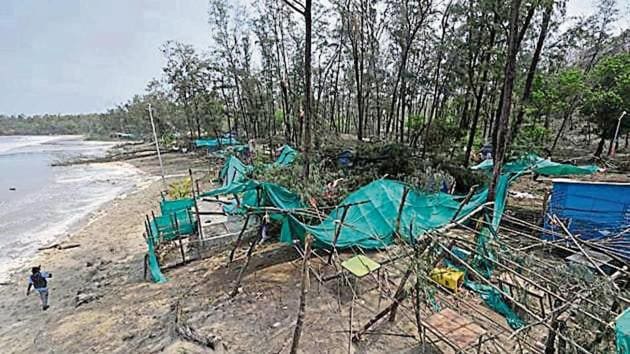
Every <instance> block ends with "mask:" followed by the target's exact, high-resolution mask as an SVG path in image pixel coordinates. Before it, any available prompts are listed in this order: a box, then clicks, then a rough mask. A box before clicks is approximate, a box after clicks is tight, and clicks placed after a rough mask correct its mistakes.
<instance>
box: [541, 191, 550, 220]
mask: <svg viewBox="0 0 630 354" xmlns="http://www.w3.org/2000/svg"><path fill="white" fill-rule="evenodd" d="M550 196H551V192H550V191H549V190H548V189H545V194H544V195H543V205H542V212H541V213H540V226H541V227H542V226H543V225H544V224H545V215H546V214H547V205H548V203H549V197H550Z"/></svg>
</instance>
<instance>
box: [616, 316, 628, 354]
mask: <svg viewBox="0 0 630 354" xmlns="http://www.w3.org/2000/svg"><path fill="white" fill-rule="evenodd" d="M615 341H616V343H617V354H630V309H626V310H625V311H624V312H623V314H622V315H621V316H620V317H619V318H618V319H617V321H616V322H615Z"/></svg>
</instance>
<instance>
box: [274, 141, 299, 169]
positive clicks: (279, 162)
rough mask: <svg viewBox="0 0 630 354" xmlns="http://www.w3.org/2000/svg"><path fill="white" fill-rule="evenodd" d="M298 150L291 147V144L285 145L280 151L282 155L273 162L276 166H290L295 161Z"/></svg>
mask: <svg viewBox="0 0 630 354" xmlns="http://www.w3.org/2000/svg"><path fill="white" fill-rule="evenodd" d="M297 155H298V152H297V151H296V150H295V149H293V148H292V147H290V146H289V145H284V146H283V147H282V151H281V152H280V156H278V158H277V159H276V161H275V162H274V163H273V165H274V166H289V165H290V164H292V163H293V161H295V158H296V157H297Z"/></svg>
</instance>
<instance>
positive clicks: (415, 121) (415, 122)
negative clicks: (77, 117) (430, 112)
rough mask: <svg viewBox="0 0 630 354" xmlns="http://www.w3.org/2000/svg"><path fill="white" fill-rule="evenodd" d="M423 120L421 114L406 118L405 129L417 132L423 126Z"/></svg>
mask: <svg viewBox="0 0 630 354" xmlns="http://www.w3.org/2000/svg"><path fill="white" fill-rule="evenodd" d="M424 122H425V118H424V116H423V115H421V114H413V115H410V116H409V117H407V129H409V130H411V131H417V130H419V129H420V128H422V126H423V125H424Z"/></svg>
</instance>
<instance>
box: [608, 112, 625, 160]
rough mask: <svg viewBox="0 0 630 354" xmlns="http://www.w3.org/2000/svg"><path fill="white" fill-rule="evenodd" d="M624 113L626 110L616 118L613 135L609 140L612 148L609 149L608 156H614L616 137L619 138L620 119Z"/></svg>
mask: <svg viewBox="0 0 630 354" xmlns="http://www.w3.org/2000/svg"><path fill="white" fill-rule="evenodd" d="M625 115H626V111H623V112H622V113H621V115H620V116H619V119H618V120H617V128H616V129H615V136H614V137H613V140H612V141H611V142H610V143H611V144H612V149H611V150H610V156H611V157H615V153H616V152H617V151H616V150H617V139H618V138H619V129H620V128H621V120H622V119H623V117H624V116H625Z"/></svg>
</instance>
